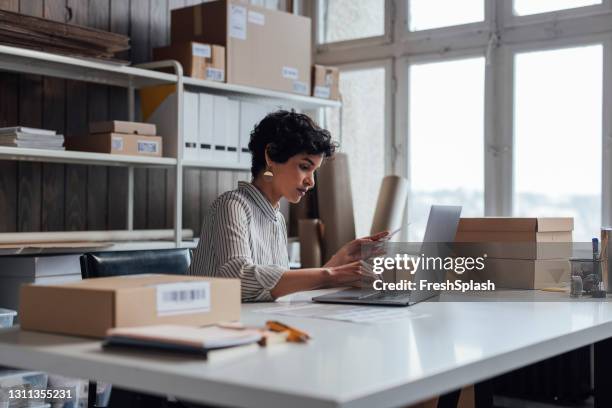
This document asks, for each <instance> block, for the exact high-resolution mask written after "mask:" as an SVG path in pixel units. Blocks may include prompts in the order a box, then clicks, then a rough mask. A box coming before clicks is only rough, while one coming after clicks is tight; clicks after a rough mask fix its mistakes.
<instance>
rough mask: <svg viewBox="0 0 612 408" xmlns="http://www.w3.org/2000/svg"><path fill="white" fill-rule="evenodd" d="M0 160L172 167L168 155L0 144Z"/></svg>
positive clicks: (173, 162)
mask: <svg viewBox="0 0 612 408" xmlns="http://www.w3.org/2000/svg"><path fill="white" fill-rule="evenodd" d="M0 160H21V161H37V162H55V163H66V164H88V165H97V166H135V167H172V166H176V159H173V158H170V157H146V156H127V155H118V154H107V153H91V152H75V151H70V150H45V149H28V148H23V147H5V146H0Z"/></svg>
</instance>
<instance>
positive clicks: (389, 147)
mask: <svg viewBox="0 0 612 408" xmlns="http://www.w3.org/2000/svg"><path fill="white" fill-rule="evenodd" d="M337 67H338V69H339V70H340V75H342V72H351V71H363V70H368V69H373V68H383V69H384V70H385V105H386V106H385V111H384V112H385V117H384V119H383V123H384V126H385V129H384V131H383V143H384V151H385V163H384V166H383V167H384V171H385V174H390V172H391V171H392V168H393V163H394V160H393V157H394V156H395V152H394V148H393V143H392V137H393V134H394V131H393V125H392V118H393V111H394V106H393V104H394V101H393V95H391V93H390V92H389V90H390V89H391V88H392V81H393V65H392V61H391V60H390V59H384V60H372V61H367V62H360V63H353V64H344V65H338V66H337ZM387 107H389V108H388V109H387ZM340 109H341V111H340V116H341V117H342V114H343V111H342V109H343V108H340ZM339 131H340V134H339V137H338V141H339V142H340V148H342V120H341V121H340V130H339ZM389 158H391V160H389Z"/></svg>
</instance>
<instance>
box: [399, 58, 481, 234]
mask: <svg viewBox="0 0 612 408" xmlns="http://www.w3.org/2000/svg"><path fill="white" fill-rule="evenodd" d="M478 57H483V58H485V70H484V75H485V77H484V78H483V79H484V80H485V94H484V96H483V102H484V106H483V114H484V117H483V124H482V125H483V133H484V137H485V141H484V143H483V146H484V150H483V152H482V153H483V154H484V155H485V156H484V157H485V160H484V163H483V166H484V168H483V173H484V176H485V178H484V182H485V185H484V186H483V191H484V195H485V202H484V211H485V214H486V213H487V207H486V205H487V200H486V193H487V189H486V186H487V171H486V170H487V160H486V151H487V143H486V140H487V132H488V125H489V122H490V120H489V118H488V117H487V106H488V105H489V103H488V100H487V98H489V97H490V96H489V95H488V92H487V89H486V80H487V75H488V74H487V71H488V69H487V56H486V53H484V52H483V51H482V50H479V49H467V50H459V51H453V52H449V53H447V54H445V55H444V58H440V57H439V56H437V55H415V56H406V57H402V58H399V59H397V61H396V74H397V84H398V89H401V90H406V92H398V93H397V102H396V107H397V111H398V112H400V113H399V114H397V115H396V128H397V129H405V131H404V132H396V134H395V137H394V139H393V141H394V143H395V146H394V148H395V149H396V151H397V161H396V163H395V166H394V167H393V171H394V174H400V175H402V176H403V177H406V178H407V179H408V185H409V186H412V175H411V174H410V164H409V159H410V147H411V135H410V102H411V101H410V92H409V91H408V87H409V84H410V66H411V65H417V64H427V63H437V62H450V61H457V60H463V59H470V58H478ZM402 113H403V114H402ZM411 194H412V188H411V187H409V192H408V196H409V197H410V195H411ZM404 220H405V222H410V221H409V220H410V209H409V206H408V205H406V208H405V211H404ZM409 228H410V226H409V225H407V228H404V229H403V230H402V237H401V239H402V240H404V241H405V240H407V239H408V234H409V231H408V230H409Z"/></svg>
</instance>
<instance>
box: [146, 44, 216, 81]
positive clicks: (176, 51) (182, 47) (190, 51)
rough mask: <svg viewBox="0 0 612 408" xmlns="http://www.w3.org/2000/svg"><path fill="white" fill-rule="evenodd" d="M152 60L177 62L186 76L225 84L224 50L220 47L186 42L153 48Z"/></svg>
mask: <svg viewBox="0 0 612 408" xmlns="http://www.w3.org/2000/svg"><path fill="white" fill-rule="evenodd" d="M153 60H155V61H161V60H177V61H178V62H180V63H181V65H182V66H183V70H184V73H185V75H187V76H190V77H193V78H199V79H208V80H211V81H218V82H225V48H224V47H222V46H220V45H212V44H202V43H197V42H193V41H186V42H182V43H178V44H171V45H169V46H167V47H161V48H153Z"/></svg>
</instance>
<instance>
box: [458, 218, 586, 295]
mask: <svg viewBox="0 0 612 408" xmlns="http://www.w3.org/2000/svg"><path fill="white" fill-rule="evenodd" d="M573 229H574V220H573V218H511V217H485V218H462V219H461V220H460V221H459V226H458V229H457V235H456V237H455V243H456V246H457V253H458V255H461V256H473V257H478V256H485V257H486V260H485V268H484V269H483V270H482V271H474V272H473V276H472V277H473V278H474V279H475V280H487V279H490V280H491V281H492V282H494V283H495V284H496V286H497V287H499V288H514V289H540V288H544V287H550V286H558V285H561V284H563V283H566V282H568V281H569V276H570V269H571V268H570V263H569V258H570V257H571V255H572V230H573Z"/></svg>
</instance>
